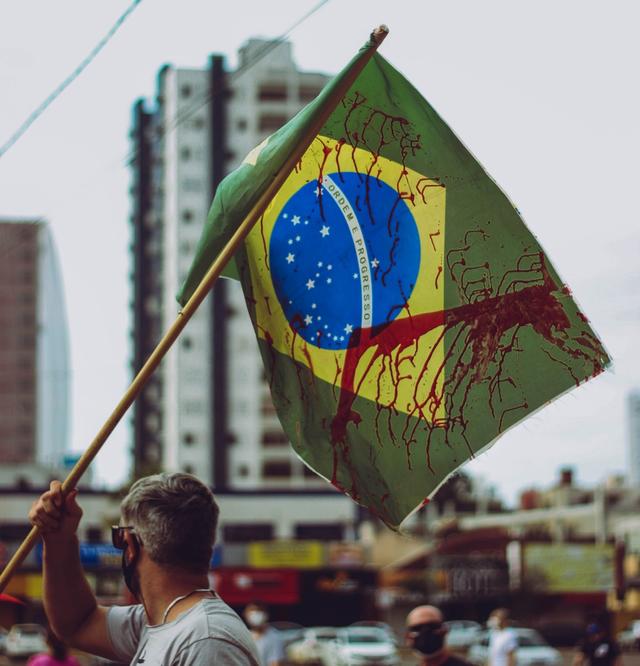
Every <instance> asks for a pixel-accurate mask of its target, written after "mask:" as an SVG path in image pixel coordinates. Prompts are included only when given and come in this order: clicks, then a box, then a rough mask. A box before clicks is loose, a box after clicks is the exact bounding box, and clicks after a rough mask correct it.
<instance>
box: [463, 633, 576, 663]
mask: <svg viewBox="0 0 640 666" xmlns="http://www.w3.org/2000/svg"><path fill="white" fill-rule="evenodd" d="M511 631H513V632H514V633H515V635H516V640H517V642H518V647H517V648H516V664H517V666H561V665H562V663H563V662H562V655H561V654H560V653H559V652H558V650H556V649H555V648H552V647H551V646H550V645H549V643H547V641H545V640H544V638H542V636H541V635H540V634H539V633H538V632H537V631H535V630H534V629H523V628H521V627H518V628H514V629H511ZM489 636H490V632H485V633H484V634H483V635H482V638H481V639H480V640H479V641H478V642H476V643H474V644H473V645H472V646H471V648H470V649H469V652H468V653H467V659H469V661H471V662H472V663H474V664H480V665H484V664H486V663H487V659H488V656H489Z"/></svg>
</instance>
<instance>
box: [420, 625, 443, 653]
mask: <svg viewBox="0 0 640 666" xmlns="http://www.w3.org/2000/svg"><path fill="white" fill-rule="evenodd" d="M444 636H445V632H444V631H443V630H442V627H439V628H437V629H436V628H434V627H432V626H424V627H422V628H421V629H420V630H419V631H418V632H417V634H416V635H415V636H414V638H413V648H414V650H418V652H422V654H424V655H427V656H429V655H432V654H436V652H440V650H442V648H443V647H444Z"/></svg>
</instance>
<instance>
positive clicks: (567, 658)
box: [0, 649, 640, 666]
mask: <svg viewBox="0 0 640 666" xmlns="http://www.w3.org/2000/svg"><path fill="white" fill-rule="evenodd" d="M560 652H561V653H562V656H563V658H564V666H571V664H572V663H573V656H574V654H575V652H574V650H567V649H563V650H560ZM78 659H79V661H80V663H81V664H82V666H92V661H91V658H90V657H85V656H78ZM401 659H402V661H401V666H416V664H418V659H416V658H415V657H413V655H411V654H410V653H409V652H408V651H405V650H402V651H401ZM26 663H27V660H26V659H18V660H10V659H8V658H7V657H5V656H0V666H24V665H26ZM622 663H623V666H640V652H625V653H624V654H623V656H622Z"/></svg>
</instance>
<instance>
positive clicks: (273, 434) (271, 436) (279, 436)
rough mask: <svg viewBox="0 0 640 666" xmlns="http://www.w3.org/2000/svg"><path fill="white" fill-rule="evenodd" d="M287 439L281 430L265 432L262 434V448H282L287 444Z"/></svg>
mask: <svg viewBox="0 0 640 666" xmlns="http://www.w3.org/2000/svg"><path fill="white" fill-rule="evenodd" d="M288 443H289V438H288V437H287V436H286V435H285V433H284V432H282V430H267V431H266V432H263V433H262V445H263V446H282V445H283V444H288Z"/></svg>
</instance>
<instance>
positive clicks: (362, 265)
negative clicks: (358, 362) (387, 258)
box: [322, 176, 373, 329]
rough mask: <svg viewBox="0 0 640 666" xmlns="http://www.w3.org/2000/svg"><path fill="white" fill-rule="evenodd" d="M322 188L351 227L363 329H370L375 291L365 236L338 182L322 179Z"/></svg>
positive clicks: (325, 177)
mask: <svg viewBox="0 0 640 666" xmlns="http://www.w3.org/2000/svg"><path fill="white" fill-rule="evenodd" d="M322 187H324V189H325V190H326V191H327V193H328V194H330V195H331V196H332V197H333V199H334V200H335V202H336V205H337V206H338V208H339V209H340V212H341V213H342V217H344V221H345V222H346V223H347V226H348V227H349V232H350V234H351V240H352V241H353V247H354V249H355V252H356V261H357V262H358V272H359V274H360V298H361V302H362V308H361V312H362V317H361V322H360V326H361V328H363V329H364V328H370V327H371V324H372V323H373V290H372V288H371V263H370V262H369V254H368V253H367V246H366V244H365V242H364V236H363V234H362V229H361V227H360V222H358V217H357V215H356V212H355V211H354V210H353V206H352V205H351V202H350V201H349V199H348V198H347V196H346V195H345V193H344V192H343V191H342V190H341V189H340V187H339V186H338V185H337V184H336V182H335V181H334V180H333V179H332V178H330V177H329V176H324V177H323V179H322Z"/></svg>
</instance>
